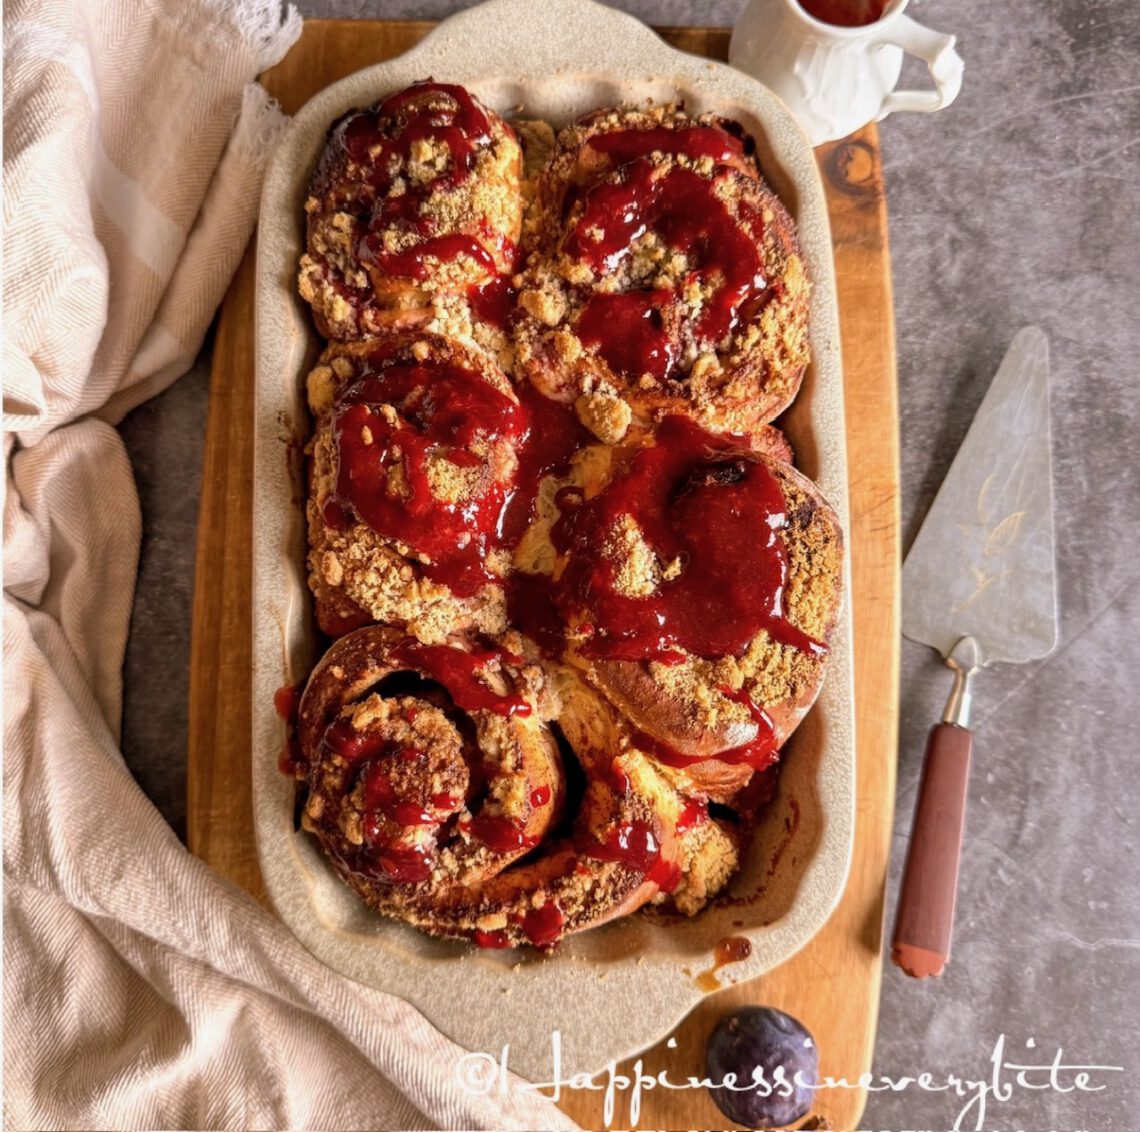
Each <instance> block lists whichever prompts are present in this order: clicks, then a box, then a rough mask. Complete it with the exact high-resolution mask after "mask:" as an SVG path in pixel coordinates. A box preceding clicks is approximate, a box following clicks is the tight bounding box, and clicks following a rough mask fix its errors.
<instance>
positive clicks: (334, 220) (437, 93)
mask: <svg viewBox="0 0 1140 1132" xmlns="http://www.w3.org/2000/svg"><path fill="white" fill-rule="evenodd" d="M521 166H522V157H521V150H520V147H519V142H518V139H517V137H516V136H515V133H514V131H513V130H512V129H511V127H510V126H509V125H507V123H506V122H504V121H503V120H502V118H500V117H499V116H498V115H497V114H495V113H494V112H493V111H491V110H488V109H487V108H486V107H485V106H483V105H481V104H480V103H479V101H478V100H477V99H476V98H475V97H474V96H473V95H472V94H471V93H470V92H469V91H467V90H465V89H464V88H463V87H459V86H450V85H447V84H443V83H433V82H424V83H416V84H414V85H413V86H411V87H408V88H407V89H405V90H402V91H400V92H398V93H396V94H393V95H392V96H391V97H389V98H387V99H386V100H385V101H383V102H381V103H379V104H377V105H376V106H373V107H370V108H368V109H364V110H353V111H351V112H349V113H348V114H346V115H345V116H344V117H343V118H341V119H340V120H339V121H338V122H337V123H335V124H334V125H333V127H332V129H331V130H330V132H329V139H328V143H327V144H326V146H325V149H324V152H323V154H322V155H321V158H320V161H319V163H318V165H317V169H316V172H315V174H314V176H313V180H312V185H311V187H310V191H309V196H308V199H307V200H306V202H305V212H306V216H307V221H308V230H307V239H306V252H305V255H304V256H303V257H302V259H301V271H300V281H299V288H300V292H301V295H302V297H303V298H304V299H305V300H306V302H308V303H309V304H310V305H311V306H312V309H313V317H314V320H315V322H316V324H317V329H318V330H319V331H320V333H321V334H322V335H324V336H325V337H326V338H339V339H349V338H357V337H362V336H367V335H372V334H379V333H383V332H384V331H387V330H391V329H407V328H408V327H409V326H412V327H419V328H423V329H429V330H437V331H442V332H446V333H451V334H458V335H462V336H470V335H472V334H474V335H475V336H476V337H481V338H482V339H483V342H484V344H488V345H490V346H491V347H492V348H494V347H495V346H497V345H499V344H500V343H499V341H498V340H497V339H496V337H495V334H494V330H495V328H496V327H497V326H498V325H499V324H500V323H501V322H502V321H503V319H504V318H505V315H506V311H507V309H508V307H507V305H506V304H505V302H504V297H505V295H506V294H507V291H508V289H509V286H510V277H511V275H512V274H513V272H514V271H515V268H516V265H517V257H518V240H519V235H520V230H521V225H522V194H521V192H520V177H521Z"/></svg>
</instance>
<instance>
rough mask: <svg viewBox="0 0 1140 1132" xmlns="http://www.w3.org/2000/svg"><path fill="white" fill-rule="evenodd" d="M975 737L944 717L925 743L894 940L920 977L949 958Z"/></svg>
mask: <svg viewBox="0 0 1140 1132" xmlns="http://www.w3.org/2000/svg"><path fill="white" fill-rule="evenodd" d="M971 739H972V737H971V734H970V732H969V731H968V730H967V729H966V728H965V727H959V726H957V725H955V724H952V723H940V724H938V726H937V727H935V728H934V729H933V730H932V731H931V732H930V738H929V740H928V741H927V744H926V758H925V760H924V762H923V767H922V782H921V784H920V786H919V790H918V804H917V806H916V807H915V811H914V827H913V828H912V830H911V835H910V846H909V848H908V849H907V854H906V867H905V869H904V871H903V881H902V890H901V892H900V893H899V905H898V912H897V914H896V917H895V933H894V937H893V939H892V940H891V959H892V960H893V961H894V963H895V964H896V965H897V966H899V967H901V968H902V969H903V970H904V971H905V972H906V973H907V974H908V975H911V976H913V977H914V978H916V979H925V978H928V977H930V976H932V975H941V974H942V971H943V969H944V968H945V966H946V963H947V961H948V960H949V958H950V937H951V934H952V932H953V928H954V902H955V898H956V896H957V892H958V859H959V857H960V855H961V850H962V827H963V824H964V821H965V817H966V786H967V782H968V779H969V774H970V746H971Z"/></svg>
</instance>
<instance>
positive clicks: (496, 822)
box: [465, 811, 539, 853]
mask: <svg viewBox="0 0 1140 1132" xmlns="http://www.w3.org/2000/svg"><path fill="white" fill-rule="evenodd" d="M465 828H466V830H467V832H468V833H470V834H471V836H472V837H473V838H475V840H476V841H480V842H482V843H483V844H484V845H486V846H487V848H488V849H490V850H491V852H493V853H517V852H518V851H519V850H520V849H533V848H534V847H535V846H536V845H537V844H538V842H539V838H537V837H527V835H526V831H525V830H524V829H523V827H522V826H520V825H518V824H517V823H515V822H513V821H511V819H510V818H505V817H502V816H500V815H498V814H488V813H486V812H485V811H483V812H480V813H478V814H476V815H475V816H474V817H473V818H472V819H471V822H470V824H469V825H467V826H466V827H465Z"/></svg>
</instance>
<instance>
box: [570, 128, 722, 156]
mask: <svg viewBox="0 0 1140 1132" xmlns="http://www.w3.org/2000/svg"><path fill="white" fill-rule="evenodd" d="M588 144H589V146H590V148H591V149H594V150H596V151H597V152H598V153H604V154H605V155H606V156H607V157H609V158H610V159H612V161H613V163H614V164H615V165H628V164H629V163H630V162H631V161H636V160H637V159H638V158H639V157H648V156H649V155H650V154H652V153H664V154H673V155H676V156H679V157H689V158H692V159H693V160H694V161H696V160H697V159H699V158H701V157H711V158H712V159H713V161H715V162H716V163H717V164H718V165H728V164H732V163H733V162H737V161H741V160H742V159H743V158H744V145H743V143H742V142H741V141H740V139H739V138H737V137H734V136H733V135H732V134H730V133H729V132H728V131H727V130H723V129H721V128H720V127H719V126H681V127H679V128H678V129H670V128H669V127H668V126H650V127H648V128H646V129H633V130H613V131H611V132H609V133H604V134H595V135H594V136H593V137H592V138H590V140H589V143H588Z"/></svg>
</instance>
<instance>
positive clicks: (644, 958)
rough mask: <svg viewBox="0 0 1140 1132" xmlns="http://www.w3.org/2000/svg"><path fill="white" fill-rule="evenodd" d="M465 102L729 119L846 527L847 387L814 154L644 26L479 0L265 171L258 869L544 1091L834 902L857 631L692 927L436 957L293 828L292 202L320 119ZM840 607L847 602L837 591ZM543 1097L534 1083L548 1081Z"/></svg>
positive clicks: (454, 1029)
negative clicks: (451, 91)
mask: <svg viewBox="0 0 1140 1132" xmlns="http://www.w3.org/2000/svg"><path fill="white" fill-rule="evenodd" d="M428 76H431V77H434V78H435V79H437V80H439V81H446V82H454V83H462V84H464V85H466V86H469V87H470V88H471V89H472V90H473V91H474V92H475V93H476V94H477V95H478V96H479V97H480V98H481V99H482V100H483V101H484V102H486V103H487V104H488V105H490V106H491V107H493V108H494V109H495V110H497V111H498V112H499V113H501V114H505V115H507V116H508V117H509V116H512V115H513V114H515V113H519V114H522V115H524V116H532V117H542V118H545V119H547V120H548V121H550V122H552V123H553V124H555V125H556V126H557V125H561V124H563V123H565V122H568V121H570V120H571V119H573V118H575V117H577V116H578V115H579V114H581V113H583V112H585V111H587V110H589V109H592V108H594V107H597V106H601V105H606V104H614V103H645V102H647V101H649V100H655V101H672V100H676V99H683V100H684V101H685V103H686V104H687V106H688V108H689V109H690V110H691V111H693V112H697V113H700V112H704V111H710V110H713V111H716V112H718V113H721V114H725V115H727V116H729V117H733V118H737V119H739V120H740V121H741V122H742V123H743V124H744V126H745V127H746V128H747V129H748V130H749V132H751V133H752V134H753V136H754V137H755V138H756V140H757V143H758V146H759V155H760V159H761V163H762V165H763V168H764V171H765V173H766V175H767V177H768V179H769V180H770V182H771V183H772V186H773V187H774V188H775V190H776V191H777V193H778V194H779V195H780V197H781V198H782V199H783V201H784V202H785V204H786V205H787V206H788V208H789V209H790V211H791V212H792V214H793V216H794V217H795V218H796V221H797V223H798V225H799V234H800V240H801V243H802V246H803V251H804V255H805V258H806V260H807V263H808V267H809V270H810V272H811V276H812V279H813V280H814V297H813V306H812V346H813V357H814V361H813V364H812V366H811V368H810V370H809V372H808V375H807V379H806V381H805V382H804V386H803V391H802V393H801V394H800V396H799V399H798V401H797V402H796V404H795V406H794V407H793V409H792V410H791V411H790V412H789V413H788V414H787V417H786V419H785V423H786V429H787V432H788V434H789V436H790V438H791V440H792V443H793V445H794V447H795V450H796V453H797V457H798V463H799V465H800V467H801V468H802V469H803V470H804V471H805V472H807V474H808V475H810V476H812V478H814V479H815V480H816V481H817V482H818V483H819V485H820V487H821V488H822V490H823V492H824V494H825V495H826V496H827V497H828V499H829V500H830V501H831V502H832V504H833V505H834V506H835V508H836V510H837V511H838V513H839V516H840V519H841V521H842V522H843V524H844V528H845V529H846V526H847V478H846V476H847V466H846V456H845V446H844V417H843V377H842V368H841V363H840V354H839V330H838V318H837V311H836V300H835V281H834V271H833V264H832V253H831V239H830V234H829V231H828V224H827V213H826V207H825V203H824V196H823V189H822V187H821V185H820V181H819V177H818V174H817V172H816V165H815V160H814V158H813V155H812V151H811V149H810V147H809V145H808V142H807V140H806V139H805V138H804V136H803V134H802V133H801V132H800V129H799V127H798V126H797V125H796V123H795V122H794V120H793V119H792V116H791V115H790V114H789V112H788V111H787V110H786V109H784V107H783V105H782V104H781V103H780V102H779V101H778V100H777V99H776V98H775V97H774V96H773V95H772V94H770V93H769V92H768V91H767V90H766V89H765V88H764V87H762V86H760V85H759V84H758V83H756V82H754V81H753V80H751V79H748V78H746V77H745V76H743V75H741V74H739V73H738V72H736V71H734V70H732V69H731V68H729V67H727V66H724V65H722V64H719V63H713V62H709V61H708V60H706V59H699V58H697V57H695V56H691V55H686V54H683V53H681V52H678V51H675V50H673V49H672V48H670V47H667V46H666V45H665V44H664V43H663V42H662V41H661V40H660V39H658V38H657V36H656V35H654V34H653V32H651V31H650V30H649V29H648V28H646V27H645V26H644V25H642V24H640V23H638V22H637V21H636V20H634V19H632V18H631V17H629V16H626V15H623V14H621V13H618V12H615V11H613V10H611V9H608V8H605V7H602V6H601V5H599V4H595V3H593V2H591V0H544V2H543V3H535V2H534V0H491V2H489V3H486V4H484V5H482V6H480V7H478V8H473V9H470V10H468V11H465V12H463V13H461V14H460V15H457V16H454V17H453V18H451V19H449V20H448V21H446V22H445V23H444V24H442V25H441V26H440V27H439V28H438V29H437V30H436V31H435V32H433V33H432V34H431V35H430V36H429V37H428V38H427V39H426V40H424V41H423V42H422V43H421V44H420V45H419V46H417V47H416V48H415V49H414V50H412V51H410V52H408V53H407V54H405V55H402V56H400V57H399V58H398V59H394V60H392V61H390V62H386V63H382V64H379V65H378V66H375V67H370V68H368V69H366V70H363V71H360V72H358V73H356V74H354V75H351V76H349V77H348V78H346V79H343V80H342V81H341V82H338V83H336V84H335V85H333V86H331V87H329V88H328V89H326V90H324V91H323V92H321V93H320V94H318V95H317V96H316V97H315V98H313V99H312V101H310V102H309V103H308V104H307V105H306V106H305V108H304V109H303V110H302V111H301V112H300V113H299V114H298V115H297V117H296V119H295V120H294V121H293V123H292V125H291V126H290V128H289V130H288V132H287V134H286V136H285V138H284V140H283V141H282V143H281V146H280V148H279V149H278V151H277V153H276V155H275V156H274V159H273V162H272V164H271V165H270V168H269V172H268V176H267V178H266V182H265V191H264V195H263V198H262V205H261V220H260V229H259V240H258V256H257V308H256V310H257V327H256V339H257V432H256V437H257V439H256V445H257V451H256V464H255V475H256V483H255V485H254V570H255V578H254V644H255V649H254V656H255V662H254V692H253V695H254V700H253V720H254V728H253V774H254V808H255V815H254V816H255V826H256V836H257V846H258V855H259V858H260V862H261V870H262V874H263V875H264V878H265V883H266V886H267V888H268V890H269V894H270V897H271V899H272V901H273V904H274V907H275V908H276V910H277V912H278V914H279V915H280V916H281V918H282V919H283V920H284V921H285V923H286V924H287V925H288V926H289V928H290V929H291V930H292V931H293V932H294V933H295V934H296V936H297V937H298V938H299V939H300V940H301V942H302V943H303V944H304V945H305V946H306V947H307V948H308V949H309V950H310V951H311V952H312V953H313V954H314V955H316V956H317V957H318V958H320V959H321V960H323V961H324V962H326V963H327V964H329V966H331V967H333V968H335V969H336V970H338V971H341V972H343V973H344V974H346V975H348V976H350V977H352V978H354V979H357V980H359V981H360V982H362V983H367V984H368V985H370V986H373V987H378V988H380V989H381V990H385V991H390V992H392V993H394V994H397V995H399V996H401V997H402V998H405V999H407V1000H409V1001H410V1002H412V1003H414V1004H415V1005H416V1006H417V1007H419V1009H420V1010H422V1011H423V1013H424V1014H425V1015H426V1016H427V1017H428V1018H429V1019H430V1020H431V1021H432V1022H433V1023H434V1024H435V1025H436V1026H437V1027H439V1029H440V1030H442V1031H443V1032H444V1033H446V1034H447V1035H448V1036H450V1037H451V1038H454V1039H455V1040H456V1041H457V1042H459V1043H460V1044H462V1045H464V1046H466V1047H468V1048H471V1049H476V1050H486V1051H496V1052H497V1051H499V1050H500V1049H501V1047H502V1046H503V1044H504V1043H508V1042H509V1043H510V1046H511V1067H512V1068H513V1069H515V1070H517V1071H518V1072H520V1073H521V1074H522V1075H524V1076H532V1077H535V1076H542V1075H544V1074H548V1073H549V1069H550V1066H549V1057H550V1052H549V1051H550V1041H551V1033H552V1031H554V1030H560V1031H561V1033H562V1046H563V1066H564V1068H565V1069H566V1070H567V1071H569V1072H577V1071H595V1070H598V1069H600V1068H602V1067H603V1066H604V1065H606V1064H607V1063H608V1062H609V1061H610V1060H611V1059H613V1058H618V1057H622V1056H624V1055H626V1054H629V1053H632V1052H634V1051H635V1050H638V1049H640V1048H642V1047H644V1046H647V1045H649V1044H651V1043H652V1042H654V1041H656V1040H658V1039H659V1038H661V1037H663V1036H664V1035H665V1034H666V1033H667V1032H668V1031H669V1030H670V1029H671V1028H672V1027H673V1026H674V1025H675V1024H676V1023H677V1022H678V1021H680V1019H681V1018H682V1017H683V1016H684V1015H685V1014H686V1013H687V1012H688V1011H689V1010H690V1009H691V1008H692V1007H693V1006H694V1005H695V1004H696V1003H697V1002H698V1001H699V1000H700V999H701V998H702V996H703V994H704V993H705V992H704V991H702V990H701V989H700V987H698V985H697V975H698V974H699V973H700V972H701V971H703V970H705V969H707V968H709V967H710V966H711V965H712V955H713V950H714V948H715V947H716V945H717V943H718V942H719V941H720V940H722V939H723V938H725V937H726V936H730V935H734V936H740V935H744V936H747V937H748V938H749V939H750V940H751V943H752V954H751V956H750V957H749V958H748V959H746V960H744V961H743V962H740V963H735V964H732V965H730V966H727V967H725V968H723V970H722V971H721V972H720V977H721V979H722V981H723V982H724V983H726V984H727V983H729V982H736V981H739V980H742V979H749V978H753V977H755V976H756V975H759V974H762V973H763V972H765V971H767V970H770V969H771V968H772V967H774V966H776V965H777V964H779V963H782V962H783V961H784V960H786V959H788V958H789V957H790V956H791V955H793V954H794V953H795V952H796V951H797V950H799V949H800V948H801V947H803V945H804V944H805V943H806V942H807V941H808V940H809V939H810V938H811V937H812V936H813V935H814V934H815V932H816V931H818V930H819V928H820V927H821V926H822V925H823V923H824V921H825V920H826V919H827V917H828V915H829V914H830V913H831V910H832V909H833V908H834V906H835V904H836V902H837V901H838V899H839V896H840V894H841V893H842V891H843V887H844V884H845V881H846V877H847V869H848V864H849V860H850V853H851V843H852V836H853V827H854V760H855V733H854V698H853V686H852V655H851V633H850V618H849V615H848V614H847V613H846V612H845V614H844V617H843V619H842V621H841V624H840V626H839V629H838V631H837V633H836V638H835V643H834V646H833V649H832V663H831V668H830V671H829V673H828V676H827V679H826V682H825V684H824V688H823V692H822V694H821V696H820V698H819V701H818V703H817V705H816V707H815V708H814V710H813V711H812V712H811V714H810V715H809V716H808V718H807V719H806V721H805V722H804V724H803V725H802V726H801V727H800V729H799V730H798V732H797V733H796V734H795V736H794V737H793V739H792V741H791V742H790V743H789V745H788V748H787V749H786V753H785V765H784V769H783V771H782V774H781V778H780V790H779V795H778V798H777V800H776V801H775V802H774V803H773V807H772V809H771V811H770V812H769V813H768V814H767V815H766V817H765V818H764V820H763V823H762V827H761V829H760V830H759V835H758V837H757V839H756V844H755V846H754V848H753V851H752V853H751V855H750V857H749V860H748V862H747V865H746V867H745V869H744V870H743V871H742V873H741V875H740V877H738V879H737V883H736V884H735V886H734V888H733V890H732V891H733V893H734V894H735V895H736V897H737V899H736V900H735V901H734V902H733V903H731V904H728V905H726V906H723V907H714V908H711V909H708V910H706V911H705V912H703V913H702V914H701V915H700V916H698V917H697V918H695V919H694V920H691V921H682V922H678V923H663V922H659V921H656V920H654V919H652V918H650V917H648V916H645V915H636V916H633V917H630V918H627V919H625V920H624V921H621V922H619V923H615V924H611V925H609V926H606V927H604V928H600V929H598V930H596V931H593V932H590V933H587V934H585V935H582V936H577V937H574V938H572V939H571V940H569V941H568V942H566V943H565V944H564V945H563V946H562V947H561V948H560V949H559V950H558V952H557V953H556V954H554V955H551V956H542V955H538V954H534V953H511V952H492V951H488V952H480V951H478V950H476V949H474V948H472V947H470V946H469V945H466V944H460V943H448V942H443V941H438V940H431V939H428V938H426V937H425V936H422V935H420V934H419V933H418V932H416V931H415V930H413V929H411V928H408V927H406V926H404V925H401V924H397V923H392V922H389V921H387V920H384V919H381V918H380V917H378V916H376V915H374V914H373V913H372V912H370V911H368V910H367V909H366V908H365V907H364V906H363V905H362V904H360V902H359V901H358V900H357V899H356V897H354V896H353V895H352V894H351V893H350V892H349V891H348V889H347V888H346V887H345V886H344V885H343V884H342V883H341V882H340V881H339V880H338V879H337V878H336V877H335V876H334V874H333V872H332V870H331V868H329V867H328V866H326V864H325V861H324V859H323V858H322V856H321V855H320V853H319V851H318V850H317V848H316V846H315V845H314V843H313V842H312V840H311V839H310V838H308V837H307V836H305V835H303V834H300V833H296V832H294V829H293V784H292V782H291V781H290V780H288V779H287V778H286V777H285V776H284V775H282V774H281V773H280V772H279V770H278V757H279V755H280V752H281V749H282V742H283V738H284V735H283V725H282V723H281V721H280V719H278V718H277V716H276V714H275V712H274V709H273V693H274V691H275V690H276V689H277V688H279V687H280V686H281V685H282V684H286V683H295V682H297V681H300V680H302V679H304V677H305V675H306V673H307V672H308V670H309V668H310V667H311V665H312V662H313V660H314V657H313V637H312V634H313V630H312V623H311V616H310V612H309V597H308V593H307V590H306V584H305V573H304V568H303V561H304V533H303V528H302V521H301V508H300V506H299V503H298V500H299V499H300V498H302V495H303V491H302V487H301V484H300V481H299V478H298V475H297V472H298V469H297V461H296V460H295V459H292V458H291V454H295V453H296V451H297V447H298V446H297V444H296V441H297V440H298V439H299V437H298V436H297V435H296V434H295V430H296V429H298V428H300V427H302V426H301V422H303V421H304V419H305V416H304V411H303V407H302V403H301V390H302V378H303V375H304V373H305V371H306V369H307V367H308V365H309V364H310V363H311V361H312V359H313V357H314V356H315V353H316V351H317V349H318V342H317V338H316V335H315V333H314V331H313V329H312V323H311V321H310V318H309V314H308V311H307V309H306V308H305V307H304V305H303V304H302V303H301V301H300V300H299V299H298V297H297V294H296V288H295V285H294V284H295V278H296V273H297V260H298V257H299V255H300V252H301V241H302V202H303V199H304V195H305V187H306V185H307V182H308V179H309V175H310V172H311V170H312V168H313V165H314V163H315V161H316V158H317V155H318V153H319V151H320V149H321V146H322V143H323V141H324V136H325V131H326V129H327V128H328V125H329V124H330V122H332V121H333V120H334V119H335V118H337V117H338V116H339V115H340V114H341V113H342V112H344V111H345V110H347V109H349V108H351V107H354V106H361V105H366V104H368V103H371V102H374V101H375V100H377V99H378V98H380V97H382V96H384V95H386V94H388V93H390V92H392V91H394V90H397V89H399V88H401V87H403V86H406V85H407V84H408V83H410V82H413V81H414V80H416V79H422V78H426V77H428ZM846 589H847V592H850V587H849V586H847V587H846ZM542 1079H545V1077H542Z"/></svg>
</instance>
